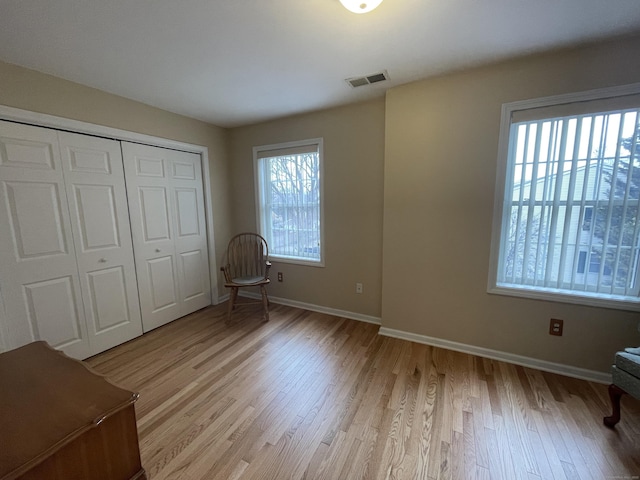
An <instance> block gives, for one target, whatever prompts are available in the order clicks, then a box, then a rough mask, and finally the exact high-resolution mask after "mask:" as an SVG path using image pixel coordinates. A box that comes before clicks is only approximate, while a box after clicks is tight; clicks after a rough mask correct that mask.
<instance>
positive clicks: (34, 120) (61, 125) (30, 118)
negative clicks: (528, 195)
mask: <svg viewBox="0 0 640 480" xmlns="http://www.w3.org/2000/svg"><path fill="white" fill-rule="evenodd" d="M0 120H8V121H13V122H20V123H28V124H30V125H35V126H40V127H49V128H55V129H57V130H68V131H71V132H75V133H84V134H88V135H95V136H98V137H105V138H112V139H114V140H123V141H127V142H133V143H142V144H145V145H152V146H154V147H164V148H171V149H174V150H182V151H184V152H192V153H197V154H199V155H200V156H201V157H202V184H203V187H204V202H205V218H206V221H207V238H208V242H209V244H208V250H209V276H210V279H211V302H212V303H213V304H214V305H215V304H217V303H218V268H217V266H216V251H215V241H214V239H215V237H214V232H213V200H212V195H211V176H210V172H209V149H208V148H207V147H205V146H202V145H194V144H191V143H183V142H177V141H175V140H169V139H166V138H161V137H154V136H152V135H145V134H142V133H135V132H129V131H127V130H120V129H117V128H111V127H106V126H103V125H96V124H93V123H87V122H81V121H79V120H72V119H69V118H64V117H57V116H55V115H48V114H45V113H37V112H31V111H28V110H22V109H20V108H14V107H8V106H6V105H0ZM3 316H4V309H0V325H1V324H3V323H5V322H6V319H4V318H2V317H3ZM0 347H1V345H0Z"/></svg>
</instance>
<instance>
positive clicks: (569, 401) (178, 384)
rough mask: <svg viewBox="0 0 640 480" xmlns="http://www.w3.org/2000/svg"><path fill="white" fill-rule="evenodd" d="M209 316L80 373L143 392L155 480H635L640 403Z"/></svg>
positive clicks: (325, 334) (279, 317) (329, 327)
mask: <svg viewBox="0 0 640 480" xmlns="http://www.w3.org/2000/svg"><path fill="white" fill-rule="evenodd" d="M245 312H246V313H244V312H243V313H240V312H239V313H238V314H235V315H234V317H233V322H231V323H226V305H220V306H216V307H208V308H206V309H204V310H201V311H199V312H196V313H194V314H192V315H189V316H187V317H185V318H182V319H179V320H177V321H174V322H172V323H170V324H168V325H165V326H163V327H160V328H158V329H156V330H154V331H152V332H149V333H148V334H145V335H144V336H142V337H140V338H138V339H135V340H133V341H131V342H128V343H126V344H124V345H121V346H119V347H116V348H114V349H112V350H109V351H107V352H104V353H102V354H100V355H98V356H96V357H93V358H91V359H89V360H87V364H89V365H90V366H91V367H92V368H94V369H95V370H96V371H98V372H99V373H102V374H104V375H106V376H107V377H108V378H109V379H110V380H112V381H113V382H114V383H116V384H119V385H122V386H123V387H125V388H128V389H131V390H135V391H138V392H139V393H140V399H139V401H138V402H137V404H136V414H137V419H138V432H139V442H140V450H141V457H142V462H143V465H144V467H145V468H146V470H147V473H148V475H149V478H150V479H152V480H159V479H160V480H163V479H166V480H169V479H171V480H173V479H176V480H211V479H213V480H216V479H225V480H226V479H228V478H231V479H236V480H246V479H260V480H281V479H291V480H298V479H308V480H310V479H322V478H324V479H331V480H334V479H339V480H342V479H347V480H351V479H377V478H380V479H385V480H386V479H390V478H397V479H411V480H414V479H424V480H436V479H452V480H467V479H474V478H483V479H484V478H491V479H504V480H513V479H522V480H540V479H545V480H546V479H548V478H554V479H557V478H567V479H569V480H573V479H580V480H603V479H605V478H614V477H618V478H633V476H639V475H640V448H639V447H640V402H639V401H638V400H636V399H633V398H630V397H628V396H627V397H625V398H624V399H623V406H622V407H623V408H622V410H623V417H622V420H621V422H620V423H619V424H618V425H617V426H616V429H615V430H609V429H607V428H605V427H604V426H603V425H602V417H603V416H605V415H608V414H609V413H610V406H609V404H608V401H609V400H608V394H607V390H606V386H603V385H598V384H593V383H590V382H585V381H581V380H576V379H568V378H566V377H562V376H560V375H555V374H550V373H546V372H540V371H537V370H533V369H529V368H525V367H518V366H515V365H509V364H506V363H504V362H499V361H495V360H490V359H485V358H480V357H475V356H472V355H467V354H463V353H459V352H453V351H448V350H445V349H441V348H436V347H430V346H426V345H420V344H416V343H411V342H407V341H404V340H399V339H394V338H390V337H382V336H379V335H378V334H377V332H378V326H377V325H372V324H368V323H361V322H357V321H354V320H347V319H344V318H340V317H336V316H332V315H326V314H321V313H317V312H309V311H305V310H301V309H297V308H293V307H287V306H283V305H273V306H272V308H271V312H270V313H271V315H270V317H271V320H270V321H269V322H268V323H264V322H261V321H260V318H259V317H260V315H259V312H258V311H257V310H256V312H257V313H256V312H253V311H252V310H250V309H246V311H245Z"/></svg>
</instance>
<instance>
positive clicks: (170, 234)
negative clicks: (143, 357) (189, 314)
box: [122, 142, 181, 332]
mask: <svg viewBox="0 0 640 480" xmlns="http://www.w3.org/2000/svg"><path fill="white" fill-rule="evenodd" d="M122 152H123V156H124V166H125V178H126V185H127V193H128V197H129V215H130V218H131V231H132V235H133V245H134V252H135V264H136V269H137V271H138V291H139V293H140V308H141V312H142V325H143V328H144V331H145V332H147V331H149V330H152V329H154V328H157V327H159V326H161V325H164V324H166V323H168V322H170V321H172V320H175V319H176V318H179V317H180V316H181V315H180V302H179V296H180V294H179V285H178V276H177V267H176V258H175V245H174V242H175V240H174V239H175V234H174V222H173V217H174V213H173V203H172V201H171V193H170V188H169V184H170V179H169V168H170V162H169V159H168V158H167V153H168V152H170V151H169V150H165V149H162V148H155V147H148V146H145V145H138V144H134V143H127V142H123V143H122Z"/></svg>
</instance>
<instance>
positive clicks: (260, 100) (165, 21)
mask: <svg viewBox="0 0 640 480" xmlns="http://www.w3.org/2000/svg"><path fill="white" fill-rule="evenodd" d="M632 32H638V33H640V1H639V0H384V1H383V3H382V4H381V5H380V7H378V9H377V10H374V11H373V12H371V13H368V14H364V15H356V14H353V13H351V12H349V11H347V10H345V9H344V8H343V7H342V5H341V4H340V2H339V1H338V0H0V60H3V61H5V62H8V63H13V64H17V65H21V66H24V67H27V68H31V69H34V70H38V71H41V72H45V73H49V74H51V75H55V76H57V77H62V78H65V79H68V80H72V81H74V82H78V83H81V84H85V85H89V86H92V87H95V88H98V89H101V90H105V91H107V92H111V93H115V94H117V95H121V96H123V97H127V98H131V99H135V100H138V101H140V102H143V103H146V104H149V105H153V106H156V107H159V108H162V109H165V110H169V111H172V112H176V113H180V114H183V115H187V116H190V117H194V118H198V119H200V120H204V121H206V122H210V123H213V124H215V125H219V126H223V127H233V126H238V125H246V124H250V123H255V122H259V121H263V120H268V119H272V118H276V117H281V116H286V115H290V114H294V113H300V112H306V111H312V110H316V109H320V108H325V107H330V106H335V105H341V104H346V103H351V102H355V101H360V100H364V99H368V98H373V97H375V96H381V95H382V94H383V93H384V91H385V90H386V89H387V88H389V87H391V86H395V85H399V84H403V83H407V82H411V81H414V80H417V79H421V78H425V77H429V76H432V75H437V74H441V73H444V72H447V71H451V70H458V69H461V68H465V67H469V66H475V65H480V64H485V63H490V62H494V61H497V60H500V59H504V58H509V57H514V56H519V55H524V54H529V53H534V52H538V51H544V50H549V49H554V48H559V47H565V46H572V45H577V44H580V43H584V42H591V41H594V40H601V39H605V38H609V37H616V36H620V35H626V34H629V33H632ZM381 70H387V71H388V73H389V76H390V81H387V82H383V83H379V84H374V85H369V86H365V87H359V88H356V89H353V88H352V87H350V86H349V85H348V84H347V83H346V82H345V81H344V80H345V79H346V78H349V77H355V76H360V75H367V74H371V73H376V72H378V71H381ZM0 88H1V85H0Z"/></svg>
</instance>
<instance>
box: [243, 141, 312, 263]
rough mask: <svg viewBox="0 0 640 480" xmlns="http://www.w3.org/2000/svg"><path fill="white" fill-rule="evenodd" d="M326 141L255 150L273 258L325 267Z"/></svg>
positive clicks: (263, 228) (261, 210) (262, 216)
mask: <svg viewBox="0 0 640 480" xmlns="http://www.w3.org/2000/svg"><path fill="white" fill-rule="evenodd" d="M321 157H322V139H313V140H306V141H301V142H294V143H287V144H279V145H271V146H264V147H256V148H254V161H255V165H256V167H255V170H256V186H257V209H258V217H259V218H258V223H259V225H258V227H259V230H260V234H261V235H262V236H264V237H265V238H266V239H267V242H268V243H269V251H270V254H271V256H273V257H279V258H281V259H283V260H289V261H295V262H298V263H311V264H321V262H322V201H321V200H322V188H321V187H322V184H321V180H322V179H321Z"/></svg>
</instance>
